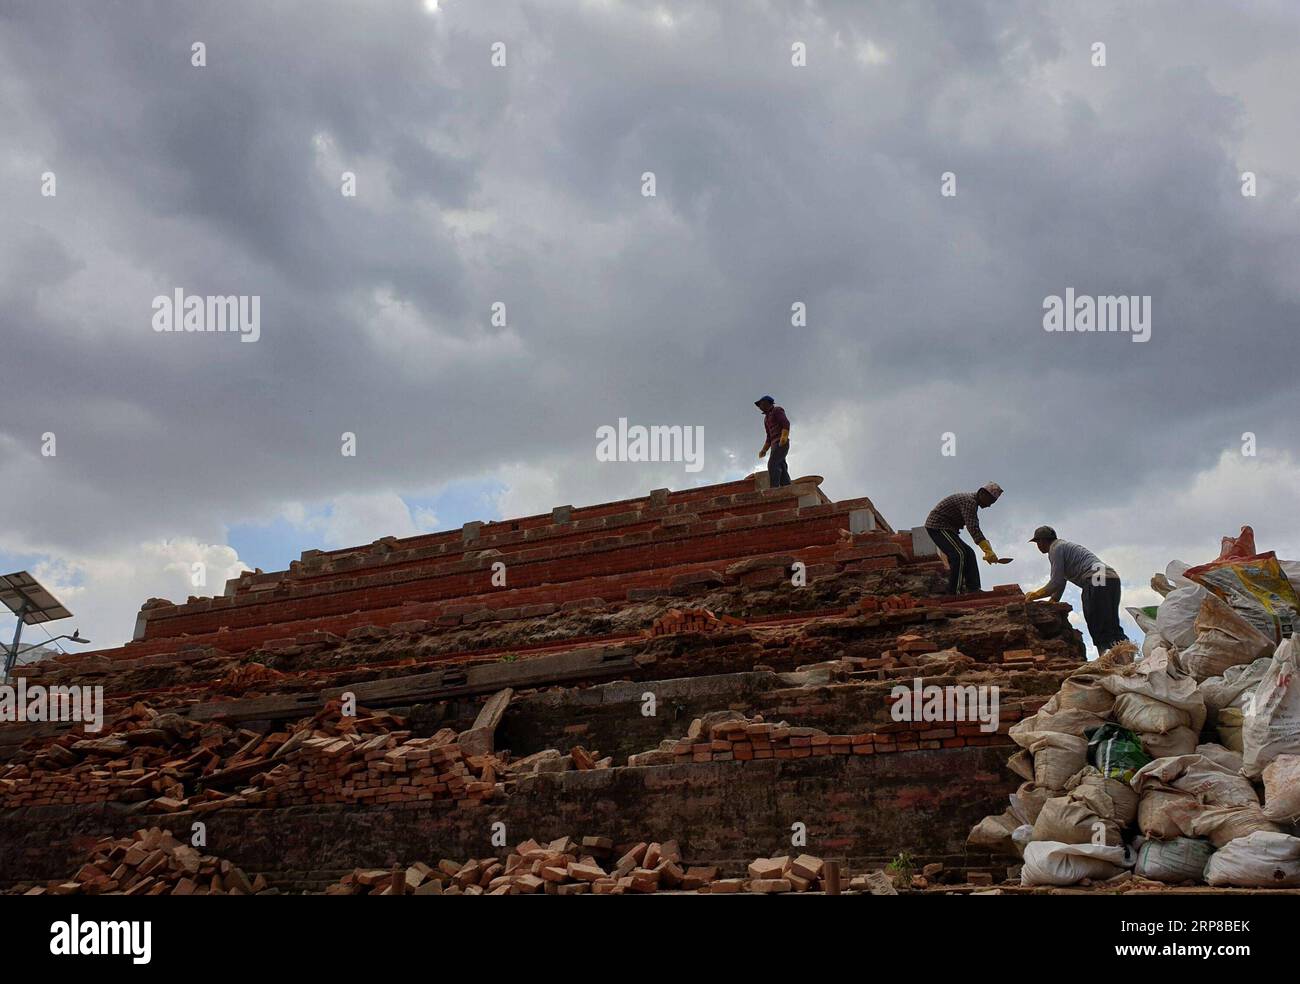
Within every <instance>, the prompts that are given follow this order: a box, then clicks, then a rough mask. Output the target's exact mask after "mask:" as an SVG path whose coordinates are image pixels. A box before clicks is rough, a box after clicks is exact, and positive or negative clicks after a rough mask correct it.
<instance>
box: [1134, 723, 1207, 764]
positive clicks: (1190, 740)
mask: <svg viewBox="0 0 1300 984" xmlns="http://www.w3.org/2000/svg"><path fill="white" fill-rule="evenodd" d="M1197 739H1198V736H1197V734H1196V732H1195V731H1193V730H1192V729H1191V728H1174V730H1173V731H1170V732H1168V733H1166V734H1163V735H1162V734H1159V733H1151V734H1140V735H1138V740H1139V741H1141V742H1142V751H1144V752H1146V753H1147V754H1148V755H1150V756H1151V757H1152V758H1153V759H1158V758H1174V757H1176V756H1179V755H1191V754H1192V753H1193V752H1195V751H1196V742H1197Z"/></svg>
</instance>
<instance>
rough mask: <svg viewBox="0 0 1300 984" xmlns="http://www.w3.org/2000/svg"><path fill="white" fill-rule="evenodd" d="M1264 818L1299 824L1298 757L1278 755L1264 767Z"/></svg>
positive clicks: (1299, 778) (1299, 783)
mask: <svg viewBox="0 0 1300 984" xmlns="http://www.w3.org/2000/svg"><path fill="white" fill-rule="evenodd" d="M1264 816H1266V817H1268V819H1270V820H1273V821H1275V822H1277V823H1297V822H1300V755H1279V756H1278V757H1277V758H1275V759H1274V760H1273V761H1272V762H1270V763H1268V765H1266V766H1264Z"/></svg>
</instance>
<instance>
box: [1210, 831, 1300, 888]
mask: <svg viewBox="0 0 1300 984" xmlns="http://www.w3.org/2000/svg"><path fill="white" fill-rule="evenodd" d="M1205 880H1206V881H1208V882H1209V883H1210V884H1211V885H1237V886H1239V887H1241V888H1264V887H1268V888H1283V887H1287V886H1294V885H1300V837H1289V836H1287V835H1286V834H1278V833H1269V832H1267V831H1260V832H1258V833H1254V834H1250V835H1248V836H1246V837H1242V838H1240V839H1239V840H1235V841H1232V842H1231V843H1230V844H1227V845H1225V846H1224V847H1222V848H1220V849H1219V850H1218V851H1216V852H1215V853H1214V857H1212V858H1210V863H1209V864H1207V865H1206V866H1205Z"/></svg>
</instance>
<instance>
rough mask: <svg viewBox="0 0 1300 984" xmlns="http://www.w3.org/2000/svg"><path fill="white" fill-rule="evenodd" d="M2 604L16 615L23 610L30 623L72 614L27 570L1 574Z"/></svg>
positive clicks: (35, 623)
mask: <svg viewBox="0 0 1300 984" xmlns="http://www.w3.org/2000/svg"><path fill="white" fill-rule="evenodd" d="M0 604H3V605H4V606H5V607H6V608H8V609H9V610H10V611H11V612H13V613H14V614H15V615H17V614H18V613H19V612H22V619H23V621H24V622H25V623H27V624H28V625H39V624H41V623H42V622H54V621H57V620H58V619H61V618H68V617H69V616H70V615H71V614H72V612H70V611H68V610H67V609H66V608H64V607H63V605H62V604H60V602H59V599H58V598H56V597H54V595H52V594H50V592H49V591H48V590H46V589H45V588H44V587H42V585H41V583H40V582H39V581H37V580H36V578H34V577H32V576H31V575H30V574H28V573H27V572H26V571H18V572H17V573H16V574H4V575H0Z"/></svg>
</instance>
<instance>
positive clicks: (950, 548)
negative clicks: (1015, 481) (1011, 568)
mask: <svg viewBox="0 0 1300 984" xmlns="http://www.w3.org/2000/svg"><path fill="white" fill-rule="evenodd" d="M1001 495H1002V486H1001V485H999V484H998V483H997V482H989V483H988V484H987V485H985V486H984V487H983V488H981V489H979V490H978V491H976V492H954V493H953V494H952V495H950V496H948V497H947V498H945V499H944V500H942V501H941V502H940V503H939V504H938V505H937V506H935V507H934V508H933V509H931V510H930V515H929V516H928V517H926V520H925V531H926V532H927V533H929V534H930V539H931V540H933V541H934V544H935V546H937V547H938V548H939V549H940V550H942V551H943V555H944V556H945V557H947V558H948V593H949V594H961V593H962V592H964V591H978V590H979V589H980V572H979V569H978V568H977V567H976V566H975V551H974V550H972V549H971V548H970V547H969V546H967V545H966V543H965V541H963V540H962V538H961V536H960V534H961V530H962V527H963V526H964V527H965V528H966V529H967V530H968V531H969V532H970V536H971V539H972V540H974V541H975V543H976V544H977V545H978V546H979V548H980V549H981V550H982V551H984V560H985V562H986V563H989V564H997V563H1000V561H999V560H998V555H997V554H995V553H994V552H993V548H992V547H990V546H989V541H988V540H986V539H984V533H983V532H982V531H981V530H980V523H979V516H978V514H977V510H979V509H987V508H988V507H989V506H991V505H993V503H995V502H997V501H998V498H999V497H1000V496H1001Z"/></svg>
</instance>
